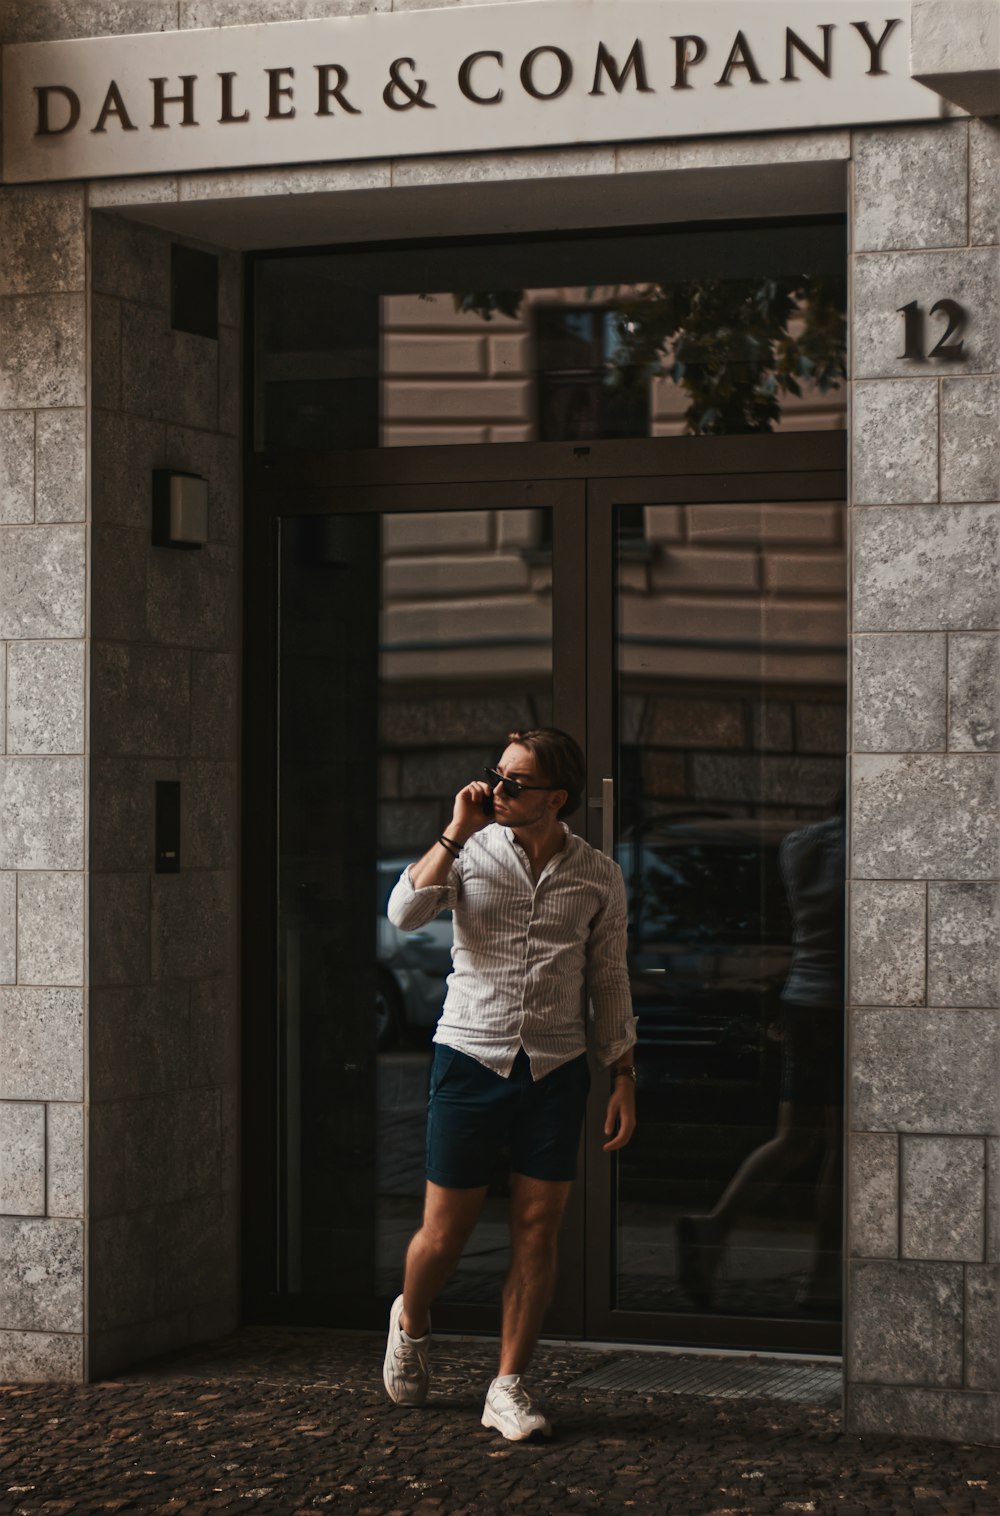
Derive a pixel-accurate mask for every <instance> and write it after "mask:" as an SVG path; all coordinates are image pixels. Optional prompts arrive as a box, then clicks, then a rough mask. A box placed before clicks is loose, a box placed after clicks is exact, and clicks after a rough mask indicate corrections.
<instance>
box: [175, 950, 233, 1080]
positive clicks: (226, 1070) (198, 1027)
mask: <svg viewBox="0 0 1000 1516" xmlns="http://www.w3.org/2000/svg"><path fill="white" fill-rule="evenodd" d="M190 1027H191V1039H190V1068H189V1071H188V1083H189V1084H190V1085H191V1087H192V1088H195V1089H197V1088H202V1087H208V1088H218V1087H220V1086H226V1085H228V1086H231V1087H234V1086H235V1085H236V1083H237V1081H238V1078H239V997H238V994H237V985H236V980H235V979H234V978H233V977H232V976H231V975H228V974H227V975H220V976H218V977H216V978H214V979H195V980H192V982H191V1011H190Z"/></svg>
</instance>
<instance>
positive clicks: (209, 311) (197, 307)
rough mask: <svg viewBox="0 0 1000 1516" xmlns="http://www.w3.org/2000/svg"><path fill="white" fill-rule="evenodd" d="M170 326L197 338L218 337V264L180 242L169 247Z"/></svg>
mask: <svg viewBox="0 0 1000 1516" xmlns="http://www.w3.org/2000/svg"><path fill="white" fill-rule="evenodd" d="M170 325H171V326H172V327H173V329H174V331H175V332H193V333H194V335H195V336H196V337H215V338H217V337H218V335H219V260H218V257H217V256H216V254H215V253H203V252H201V251H200V249H198V248H196V247H184V246H183V245H182V244H181V243H179V242H173V243H171V245H170Z"/></svg>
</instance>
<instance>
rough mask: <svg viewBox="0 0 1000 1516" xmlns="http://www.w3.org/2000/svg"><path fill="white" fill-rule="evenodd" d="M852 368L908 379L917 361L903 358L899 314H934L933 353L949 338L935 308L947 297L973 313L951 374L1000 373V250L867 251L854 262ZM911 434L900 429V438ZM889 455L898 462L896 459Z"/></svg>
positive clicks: (860, 373) (929, 324) (859, 375)
mask: <svg viewBox="0 0 1000 1516" xmlns="http://www.w3.org/2000/svg"><path fill="white" fill-rule="evenodd" d="M853 261H854V316H853V329H852V354H853V357H852V362H853V370H854V376H855V378H856V379H882V378H889V377H892V376H895V377H898V378H902V379H908V378H910V377H911V375H912V372H913V367H914V360H913V359H912V358H903V357H901V356H900V354H901V353H902V351H903V325H902V321H903V318H902V317H901V316H900V315H899V314H898V312H899V311H900V309H901V308H902V307H903V306H904V305H907V304H909V302H910V301H911V300H915V301H917V303H918V304H919V305H920V306H921V308H922V309H923V310H924V311H925V312H926V313H927V316H926V336H927V348H928V351H929V350H930V348H932V347H933V346H934V344H935V342H937V341H938V339H939V337H942V336H944V332H945V326H946V322H945V320H944V318H943V316H942V315H940V314H939V315H936V316H934V317H931V316H930V314H929V312H930V307H931V306H932V305H933V304H934V302H935V301H936V300H940V299H943V298H945V297H947V298H948V299H950V300H956V301H957V302H958V304H959V305H961V306H962V307H963V308H964V309H965V310H966V311H967V312H968V313H969V317H968V322H967V324H966V329H965V334H964V338H963V340H964V343H965V346H964V348H963V356H962V358H961V360H960V361H959V362H958V363H955V364H952V365H950V367H951V368H953V369H956V370H958V372H960V373H962V372H964V373H970V372H971V373H987V374H989V373H995V372H996V371H997V370H998V369H1000V248H973V249H971V250H970V249H966V250H963V251H957V252H915V253H902V252H901V253H862V254H860V255H859V256H858V257H856V258H855V259H854V260H853ZM906 432H907V428H906V427H904V426H903V425H902V424H901V423H900V424H899V427H898V433H897V435H898V437H899V438H900V439H902V438H903V437H905V435H906ZM888 457H890V458H891V457H892V454H891V453H889V454H888Z"/></svg>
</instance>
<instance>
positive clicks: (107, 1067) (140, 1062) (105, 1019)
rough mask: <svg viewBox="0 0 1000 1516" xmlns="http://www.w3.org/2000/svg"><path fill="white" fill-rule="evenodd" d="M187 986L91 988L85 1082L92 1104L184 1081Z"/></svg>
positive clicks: (164, 1091)
mask: <svg viewBox="0 0 1000 1516" xmlns="http://www.w3.org/2000/svg"><path fill="white" fill-rule="evenodd" d="M188 1063H189V1008H188V986H187V984H186V983H184V982H183V981H178V982H175V983H169V984H156V985H145V986H135V987H131V988H128V989H126V988H121V987H117V986H116V987H101V988H95V989H94V990H93V991H92V993H91V997H90V1082H91V1096H92V1099H93V1100H94V1101H97V1102H102V1103H103V1102H111V1101H114V1102H126V1101H129V1100H138V1099H140V1098H142V1097H151V1096H153V1095H161V1094H168V1093H170V1092H172V1091H176V1090H181V1089H183V1088H184V1087H185V1086H186V1084H187V1079H188Z"/></svg>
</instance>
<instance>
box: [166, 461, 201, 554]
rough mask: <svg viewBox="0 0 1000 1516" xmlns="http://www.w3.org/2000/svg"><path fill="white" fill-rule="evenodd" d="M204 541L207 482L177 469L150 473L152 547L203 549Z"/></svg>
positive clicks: (198, 475) (198, 476) (196, 475)
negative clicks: (151, 487) (151, 480)
mask: <svg viewBox="0 0 1000 1516" xmlns="http://www.w3.org/2000/svg"><path fill="white" fill-rule="evenodd" d="M207 541H208V480H207V479H203V478H202V477H201V475H200V474H185V473H181V472H180V471H179V470H177V469H168V468H157V469H154V470H153V546H154V547H183V548H189V547H203V546H204V544H205V543H206V542H207Z"/></svg>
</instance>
